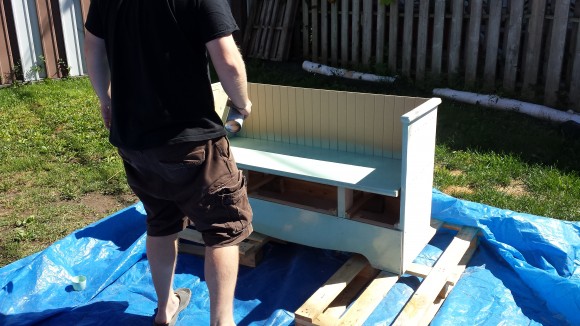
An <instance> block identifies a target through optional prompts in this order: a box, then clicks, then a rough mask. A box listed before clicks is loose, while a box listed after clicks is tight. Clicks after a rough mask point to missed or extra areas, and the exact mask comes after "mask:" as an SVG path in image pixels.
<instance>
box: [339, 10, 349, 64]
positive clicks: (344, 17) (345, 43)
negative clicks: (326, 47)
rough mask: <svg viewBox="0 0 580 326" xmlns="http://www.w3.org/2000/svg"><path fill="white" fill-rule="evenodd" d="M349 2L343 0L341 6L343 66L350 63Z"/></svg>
mask: <svg viewBox="0 0 580 326" xmlns="http://www.w3.org/2000/svg"><path fill="white" fill-rule="evenodd" d="M349 3H350V1H349V0H342V4H341V6H340V10H341V11H340V62H341V64H342V65H343V66H346V65H347V64H348V63H349V60H348V50H349V46H350V42H349V36H350V33H349V26H350V25H349V24H348V22H349V17H350V12H349Z"/></svg>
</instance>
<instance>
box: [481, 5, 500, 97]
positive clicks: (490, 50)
mask: <svg viewBox="0 0 580 326" xmlns="http://www.w3.org/2000/svg"><path fill="white" fill-rule="evenodd" d="M501 7H502V0H489V18H488V21H487V36H486V38H487V42H486V46H485V65H484V69H483V81H484V85H485V88H486V89H493V88H494V87H495V76H496V72H497V50H498V46H499V32H500V24H501Z"/></svg>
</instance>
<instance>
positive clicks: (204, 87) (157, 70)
mask: <svg viewBox="0 0 580 326" xmlns="http://www.w3.org/2000/svg"><path fill="white" fill-rule="evenodd" d="M93 2H95V3H94V4H93V5H92V6H91V10H90V12H89V16H88V18H87V24H86V27H87V30H89V31H90V32H91V33H93V34H94V35H96V36H98V37H101V38H103V39H104V40H105V43H106V46H107V57H108V59H109V65H110V70H111V93H112V106H113V108H114V110H113V117H112V125H111V142H112V143H113V144H114V145H116V146H119V147H125V148H133V149H141V148H147V147H154V146H160V145H164V144H167V143H174V142H182V141H197V140H205V139H209V138H215V137H219V136H222V135H224V134H225V132H224V131H223V126H222V124H221V120H220V117H219V116H217V114H216V113H215V112H214V109H213V108H214V105H213V97H212V93H211V84H210V77H209V73H208V59H207V54H206V48H205V44H206V42H207V41H209V40H211V39H212V38H213V37H215V36H216V35H218V36H219V35H226V34H231V33H232V32H233V31H235V30H237V26H236V24H235V21H234V20H233V17H231V14H229V15H224V13H229V10H227V11H226V10H223V8H220V6H222V7H223V5H224V3H226V4H227V1H215V0H213V1H212V0H189V1H188V0H180V1H178V2H175V3H174V2H171V3H170V2H168V1H140V0H122V1H118V0H93ZM220 9H221V10H220ZM212 13H213V14H212Z"/></svg>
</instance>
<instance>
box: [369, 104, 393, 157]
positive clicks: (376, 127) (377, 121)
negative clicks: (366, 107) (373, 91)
mask: <svg viewBox="0 0 580 326" xmlns="http://www.w3.org/2000/svg"><path fill="white" fill-rule="evenodd" d="M373 97H374V103H373V104H374V107H373V111H374V113H373V121H372V123H373V139H372V144H373V145H372V149H373V155H375V156H385V155H384V151H383V143H384V142H386V141H388V139H385V138H383V135H384V133H385V128H389V126H386V125H385V115H386V114H388V112H387V110H385V95H373Z"/></svg>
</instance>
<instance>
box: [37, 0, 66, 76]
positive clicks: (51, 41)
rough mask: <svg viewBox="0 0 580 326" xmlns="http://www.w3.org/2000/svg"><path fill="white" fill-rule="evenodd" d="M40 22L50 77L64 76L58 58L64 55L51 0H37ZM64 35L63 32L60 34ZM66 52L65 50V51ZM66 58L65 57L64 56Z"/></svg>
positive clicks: (45, 59) (47, 72) (47, 70)
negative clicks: (59, 67) (59, 41)
mask: <svg viewBox="0 0 580 326" xmlns="http://www.w3.org/2000/svg"><path fill="white" fill-rule="evenodd" d="M36 10H37V12H38V22H39V28H40V36H41V42H42V52H43V55H44V63H45V65H44V67H45V69H46V74H47V76H48V77H49V78H54V77H62V75H61V74H60V71H59V69H58V60H59V59H60V58H61V57H63V55H62V54H61V53H60V49H59V48H58V43H57V35H56V33H57V30H56V29H55V24H54V19H53V16H52V4H51V1H49V0H36ZM60 37H62V33H61V34H60ZM63 52H64V51H63ZM63 59H64V58H63Z"/></svg>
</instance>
